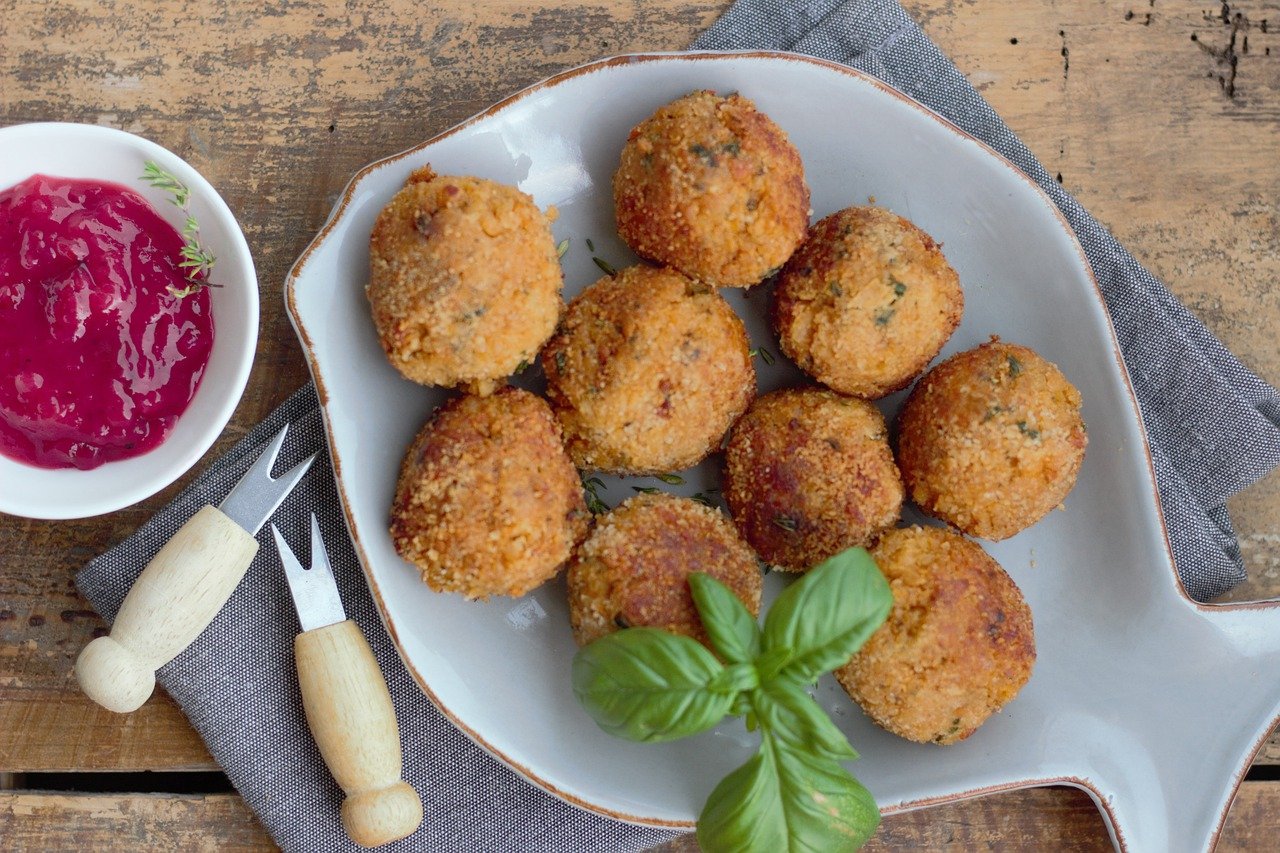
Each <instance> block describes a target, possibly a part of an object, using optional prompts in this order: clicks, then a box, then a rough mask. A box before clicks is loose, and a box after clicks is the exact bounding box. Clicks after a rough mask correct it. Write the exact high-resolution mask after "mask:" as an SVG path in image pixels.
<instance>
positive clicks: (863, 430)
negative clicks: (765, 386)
mask: <svg viewBox="0 0 1280 853" xmlns="http://www.w3.org/2000/svg"><path fill="white" fill-rule="evenodd" d="M724 471H725V476H724V496H725V499H726V501H727V502H728V504H729V509H730V511H731V512H732V513H733V520H734V523H735V524H737V526H738V530H739V531H741V532H742V535H743V536H744V537H745V538H746V540H747V541H748V542H750V543H751V547H753V548H755V549H756V553H758V554H759V555H760V557H761V559H763V560H764V561H765V562H767V563H770V564H771V565H774V566H777V567H778V568H780V569H785V570H787V571H792V572H802V571H807V570H808V569H811V568H813V567H814V566H816V565H817V564H819V563H821V562H822V561H823V560H825V559H827V558H828V557H831V556H833V555H835V554H838V553H840V552H841V551H843V550H844V549H846V548H852V547H855V546H865V545H867V544H869V543H870V542H871V541H872V540H873V539H874V538H875V537H876V535H878V534H879V533H880V532H881V531H882V530H884V529H885V528H887V527H890V526H891V525H893V524H894V523H895V522H896V521H897V520H898V514H899V512H900V511H901V510H902V498H903V489H902V480H901V478H900V477H899V475H898V469H897V466H895V465H894V463H893V452H892V451H891V450H890V449H889V442H888V431H887V429H886V428H885V422H884V417H883V416H881V414H880V412H879V410H878V409H876V407H875V406H873V405H872V404H870V403H868V402H867V401H866V400H859V399H856V398H853V397H843V396H841V395H839V394H836V393H834V392H832V391H827V390H825V389H820V388H797V389H787V390H782V391H775V392H773V393H772V394H766V395H765V396H763V397H761V398H760V399H759V400H756V402H755V403H754V404H752V406H751V408H750V409H748V410H747V413H746V414H745V415H743V416H742V419H741V420H739V421H738V424H737V426H735V427H734V428H733V435H732V436H731V437H730V438H729V444H728V446H727V448H726V449H725V468H724Z"/></svg>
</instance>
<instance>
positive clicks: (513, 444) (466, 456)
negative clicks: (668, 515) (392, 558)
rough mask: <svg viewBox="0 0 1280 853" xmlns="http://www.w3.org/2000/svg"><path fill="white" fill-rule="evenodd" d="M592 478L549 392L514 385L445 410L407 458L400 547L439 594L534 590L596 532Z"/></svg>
mask: <svg viewBox="0 0 1280 853" xmlns="http://www.w3.org/2000/svg"><path fill="white" fill-rule="evenodd" d="M588 519H589V514H588V512H587V508H586V504H585V502H584V500H583V496H582V484H581V481H579V479H578V473H577V471H575V470H574V468H573V463H571V462H570V461H569V457H568V456H566V455H565V452H564V447H563V445H562V444H561V442H560V427H559V425H558V424H557V423H556V420H555V418H554V417H553V416H552V414H551V410H550V409H549V408H548V407H547V404H546V403H545V402H543V401H542V399H541V398H539V397H536V396H534V395H533V394H530V393H529V392H528V391H522V390H520V389H518V388H512V387H505V388H502V389H501V390H499V391H498V392H497V393H495V394H493V395H492V396H489V397H478V396H471V395H466V396H462V397H458V398H456V399H454V400H451V401H449V402H448V403H447V404H446V405H445V406H444V407H442V408H440V409H439V410H437V411H436V413H435V415H434V416H433V417H432V418H431V420H429V421H428V422H427V424H426V426H424V427H423V428H422V431H421V432H420V433H418V437H417V438H416V439H415V440H414V442H413V445H412V446H411V447H410V448H409V451H408V453H407V454H405V458H404V462H403V464H402V465H401V467H400V480H399V482H398V483H397V484H396V496H395V503H394V504H392V507H391V539H392V542H393V543H394V544H395V549H396V552H397V553H399V554H400V556H401V557H403V558H404V559H406V560H408V561H409V562H411V563H413V564H414V565H416V566H417V567H418V569H419V570H420V571H421V572H422V579H423V580H424V581H425V582H426V583H427V585H428V586H430V587H431V588H432V589H434V590H436V591H437V592H457V593H460V594H462V595H464V596H466V597H467V598H486V597H488V596H490V595H511V596H518V595H524V594H525V593H526V592H528V591H529V590H531V589H533V588H534V587H536V586H538V585H539V584H541V583H543V582H544V581H546V580H549V579H550V578H552V577H553V576H555V574H556V572H557V571H558V570H559V568H560V566H561V565H563V564H564V562H565V561H566V560H567V559H568V558H569V555H570V554H571V553H572V551H573V548H574V546H575V545H577V543H578V542H580V541H581V540H582V538H583V537H584V536H586V533H587V524H588Z"/></svg>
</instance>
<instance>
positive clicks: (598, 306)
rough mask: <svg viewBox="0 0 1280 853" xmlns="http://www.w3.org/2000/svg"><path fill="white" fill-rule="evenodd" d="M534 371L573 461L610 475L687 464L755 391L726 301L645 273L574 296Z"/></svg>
mask: <svg viewBox="0 0 1280 853" xmlns="http://www.w3.org/2000/svg"><path fill="white" fill-rule="evenodd" d="M542 366H543V369H544V371H545V373H546V375H547V395H548V396H549V397H550V398H551V403H552V406H553V407H554V408H555V411H556V417H558V418H559V419H560V424H561V426H562V427H563V428H564V434H565V443H566V446H567V447H568V450H569V455H570V456H571V457H572V458H573V461H574V463H575V464H576V465H577V466H578V467H579V468H584V469H590V470H597V471H609V472H613V473H619V474H655V473H662V472H664V471H678V470H681V469H684V468H688V467H689V466H691V465H695V464H697V463H698V462H700V461H701V460H702V459H704V458H706V456H707V455H708V454H710V453H711V452H712V451H713V450H715V449H716V447H717V446H718V445H719V443H720V439H721V438H722V437H723V436H724V434H725V432H726V431H727V430H728V429H729V427H730V426H732V425H733V422H734V421H735V420H737V419H738V416H739V415H741V414H742V412H743V410H745V409H746V408H747V405H748V404H749V403H750V402H751V400H752V399H753V398H754V397H755V393H756V377H755V368H754V367H753V366H752V364H751V356H750V346H749V344H748V342H747V332H746V329H745V328H744V327H743V325H742V321H741V320H740V319H739V318H738V315H737V314H735V313H734V312H733V309H732V308H730V307H729V303H727V302H725V300H724V299H723V298H722V297H721V296H720V295H719V294H718V293H716V291H715V290H713V289H712V288H710V287H708V286H707V285H704V284H695V283H694V282H692V281H690V280H689V279H687V278H685V277H684V276H683V275H681V274H680V273H678V272H675V271H674V270H670V269H659V268H656V267H648V266H637V267H628V268H627V269H624V270H621V271H620V272H618V274H617V275H616V276H606V277H605V278H602V279H601V280H600V281H598V282H596V283H595V284H593V285H592V286H591V287H589V288H587V289H586V290H584V291H583V292H582V293H580V294H579V295H578V296H577V297H576V298H575V299H574V300H573V301H572V302H571V303H570V304H569V308H568V310H567V311H566V312H565V318H564V322H563V323H562V324H561V326H560V330H559V331H558V332H557V333H556V336H555V337H554V338H552V340H551V342H550V343H549V344H547V347H546V349H545V350H543V353H542Z"/></svg>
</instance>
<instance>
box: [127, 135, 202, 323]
mask: <svg viewBox="0 0 1280 853" xmlns="http://www.w3.org/2000/svg"><path fill="white" fill-rule="evenodd" d="M140 180H143V181H145V182H147V183H148V184H150V185H151V186H152V187H154V188H155V189H158V190H160V191H161V192H166V193H169V195H171V196H173V198H171V199H170V201H171V202H173V204H174V206H176V207H177V208H178V209H180V210H181V211H182V212H183V214H184V215H185V221H184V222H183V224H182V240H183V244H182V248H181V249H179V250H178V254H179V255H180V256H181V257H182V260H181V261H179V262H178V268H179V269H181V270H182V271H183V274H184V275H185V276H186V279H187V286H186V287H174V286H173V285H169V292H170V293H172V294H173V295H174V296H176V297H178V298H179V299H181V298H182V297H184V296H190V295H191V294H193V293H195V292H196V291H198V290H200V289H201V288H204V287H221V285H218V284H214V283H213V282H212V281H210V280H209V273H211V272H212V271H213V265H214V264H215V263H216V262H217V260H218V259H217V258H215V257H214V256H213V253H212V252H210V251H209V250H208V249H207V248H205V246H204V244H203V243H201V242H200V223H199V222H197V221H196V218H195V217H194V216H192V215H191V189H190V187H188V186H187V185H186V184H184V183H183V182H182V181H180V180H178V178H177V177H176V176H174V175H173V174H171V173H169V172H166V171H165V170H164V169H162V168H160V166H159V165H157V164H156V163H154V162H152V161H150V160H148V161H147V162H146V163H144V164H143V166H142V176H141V178H140Z"/></svg>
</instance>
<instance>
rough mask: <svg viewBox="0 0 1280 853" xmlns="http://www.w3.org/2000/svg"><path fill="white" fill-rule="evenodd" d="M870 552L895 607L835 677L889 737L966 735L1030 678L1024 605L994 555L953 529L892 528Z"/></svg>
mask: <svg viewBox="0 0 1280 853" xmlns="http://www.w3.org/2000/svg"><path fill="white" fill-rule="evenodd" d="M871 556H872V557H874V558H875V561H876V565H878V566H879V567H880V571H881V572H883V573H884V576H885V578H886V579H887V580H888V581H889V588H890V589H891V590H892V591H893V610H892V611H890V613H889V617H888V619H887V620H886V621H885V623H884V624H883V625H882V626H880V628H879V629H878V630H877V631H876V632H875V633H874V634H872V635H871V638H870V639H869V640H867V642H866V644H865V645H864V646H863V647H862V649H861V650H860V651H859V652H858V653H857V654H856V655H854V656H853V659H852V660H850V661H849V663H847V664H845V665H844V666H843V667H841V668H840V669H838V670H836V673H835V676H836V680H837V681H839V682H840V686H842V687H843V688H844V689H845V690H846V691H847V692H848V693H849V695H850V696H851V697H853V699H854V701H856V702H857V703H858V704H859V705H861V706H862V710H863V711H865V712H866V714H867V716H869V717H870V718H871V719H872V720H874V721H875V722H876V723H878V724H879V725H880V726H882V727H883V728H885V729H887V730H889V731H891V732H893V733H894V734H896V735H899V736H901V737H904V738H907V739H908V740H913V741H919V742H921V743H925V742H932V743H939V744H949V743H955V742H956V741H960V740H964V739H965V738H967V737H968V736H969V735H971V734H973V733H974V731H975V730H976V729H977V728H978V726H980V725H982V723H983V722H984V721H985V720H986V719H987V718H988V717H990V716H991V715H992V714H994V713H995V712H996V711H998V710H1000V709H1001V708H1002V707H1004V705H1005V704H1007V703H1008V702H1009V700H1011V699H1013V697H1014V696H1016V695H1017V693H1018V691H1019V690H1021V689H1022V686H1023V685H1024V684H1026V683H1027V679H1029V678H1030V677H1031V669H1032V666H1033V665H1034V664H1035V659H1036V647H1035V632H1034V630H1033V628H1032V623H1031V609H1030V608H1029V607H1027V603H1026V601H1025V600H1024V599H1023V597H1022V593H1021V591H1019V589H1018V587H1017V585H1015V584H1014V582H1013V580H1012V579H1010V577H1009V575H1008V574H1006V573H1005V571H1004V569H1002V568H1001V567H1000V565H999V564H998V563H997V562H996V561H995V560H993V559H991V557H989V556H987V553H986V552H985V551H983V550H982V548H981V547H979V546H978V545H977V544H976V543H974V542H971V541H969V540H968V539H965V538H964V537H963V536H961V535H959V534H958V533H955V532H952V531H950V530H944V529H942V528H937V527H910V528H904V529H899V530H891V531H889V532H888V533H886V534H885V535H884V536H883V537H881V539H880V542H879V543H878V544H877V545H876V546H875V548H873V549H872V551H871Z"/></svg>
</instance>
